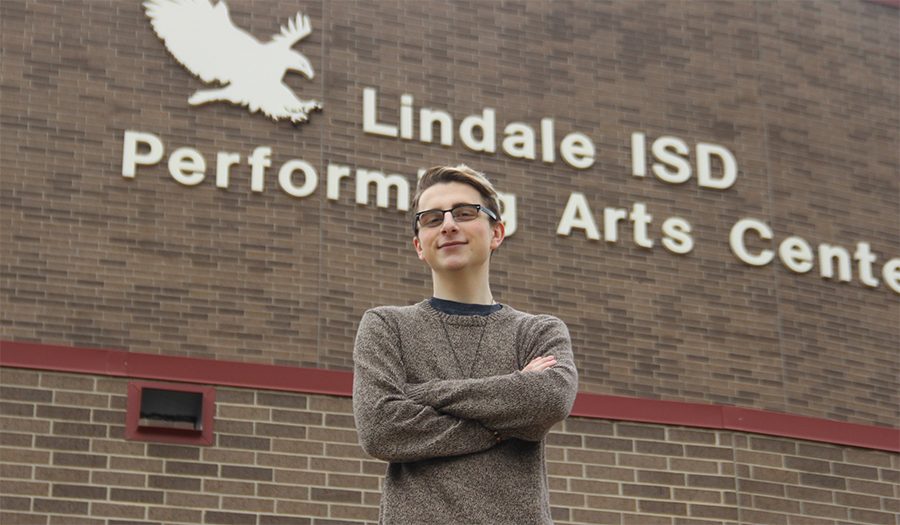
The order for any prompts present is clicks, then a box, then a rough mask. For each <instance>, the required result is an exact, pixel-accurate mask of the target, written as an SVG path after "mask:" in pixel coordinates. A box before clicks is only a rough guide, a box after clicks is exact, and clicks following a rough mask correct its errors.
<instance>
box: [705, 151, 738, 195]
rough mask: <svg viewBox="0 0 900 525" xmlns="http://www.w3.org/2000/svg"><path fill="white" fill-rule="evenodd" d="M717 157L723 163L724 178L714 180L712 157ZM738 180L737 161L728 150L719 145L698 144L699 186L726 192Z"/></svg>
mask: <svg viewBox="0 0 900 525" xmlns="http://www.w3.org/2000/svg"><path fill="white" fill-rule="evenodd" d="M713 155H715V156H717V157H719V159H721V161H722V177H721V178H718V179H716V178H713V176H712V172H711V169H710V165H711V161H710V157H711V156H713ZM736 180H737V160H736V159H735V158H734V155H732V154H731V152H730V151H728V149H726V148H725V147H723V146H719V145H717V144H707V143H705V142H700V143H698V144H697V184H699V185H700V186H703V187H704V188H714V189H717V190H725V189H728V188H730V187H732V186H733V185H734V182H735V181H736Z"/></svg>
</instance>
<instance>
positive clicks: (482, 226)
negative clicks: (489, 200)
mask: <svg viewBox="0 0 900 525" xmlns="http://www.w3.org/2000/svg"><path fill="white" fill-rule="evenodd" d="M459 204H482V200H481V194H480V193H478V190H476V189H475V188H473V187H472V186H469V185H468V184H463V183H461V182H448V183H441V184H435V185H434V186H432V187H430V188H428V189H427V190H425V191H424V192H423V193H422V195H421V196H420V197H419V208H418V210H416V211H423V210H431V209H439V210H448V209H450V208H453V207H454V206H457V205H459ZM503 235H504V228H503V224H502V223H500V222H498V223H496V224H494V225H491V223H490V220H489V219H488V216H487V215H486V214H485V213H484V212H478V217H477V218H476V219H475V220H472V221H466V222H456V221H455V220H454V219H453V216H452V215H451V214H450V213H445V214H444V221H443V222H442V223H441V224H440V225H438V226H435V227H431V228H425V227H420V228H419V236H418V237H416V238H414V239H413V246H415V248H416V253H417V254H418V255H419V259H421V260H423V261H425V262H426V263H427V264H428V266H430V267H431V269H432V270H433V271H436V272H441V271H457V270H463V269H467V268H476V267H482V266H485V265H486V264H487V262H488V260H489V259H490V256H491V251H493V250H496V249H497V247H498V246H500V243H501V242H503Z"/></svg>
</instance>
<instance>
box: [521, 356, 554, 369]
mask: <svg viewBox="0 0 900 525" xmlns="http://www.w3.org/2000/svg"><path fill="white" fill-rule="evenodd" d="M555 364H556V357H554V356H552V355H548V356H543V357H536V358H534V359H532V360H531V362H530V363H528V365H527V366H525V368H523V369H522V371H523V372H542V371H544V370H546V369H548V368H550V367H551V366H553V365H555Z"/></svg>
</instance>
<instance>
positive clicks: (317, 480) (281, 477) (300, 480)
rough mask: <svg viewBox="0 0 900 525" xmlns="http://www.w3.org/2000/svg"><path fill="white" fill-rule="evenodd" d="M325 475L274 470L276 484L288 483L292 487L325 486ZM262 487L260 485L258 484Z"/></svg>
mask: <svg viewBox="0 0 900 525" xmlns="http://www.w3.org/2000/svg"><path fill="white" fill-rule="evenodd" d="M326 476H327V475H326V474H325V473H324V472H309V471H303V470H281V469H275V479H274V481H275V482H276V483H290V484H294V485H319V486H324V485H325V479H326ZM260 486H262V484H260Z"/></svg>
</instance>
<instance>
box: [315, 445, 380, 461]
mask: <svg viewBox="0 0 900 525" xmlns="http://www.w3.org/2000/svg"><path fill="white" fill-rule="evenodd" d="M325 455H326V456H328V457H333V458H357V459H371V458H372V457H371V456H369V455H368V454H366V453H365V452H364V451H363V449H362V447H360V446H359V445H346V444H342V443H325Z"/></svg>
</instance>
